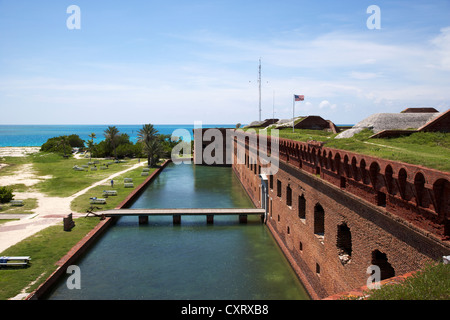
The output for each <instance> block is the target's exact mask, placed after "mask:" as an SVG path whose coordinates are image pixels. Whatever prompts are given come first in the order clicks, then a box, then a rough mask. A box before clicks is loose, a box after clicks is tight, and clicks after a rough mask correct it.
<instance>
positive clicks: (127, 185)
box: [123, 182, 134, 188]
mask: <svg viewBox="0 0 450 320" xmlns="http://www.w3.org/2000/svg"><path fill="white" fill-rule="evenodd" d="M123 185H124V186H125V188H134V184H133V183H132V182H131V183H130V182H128V183H124V184H123Z"/></svg>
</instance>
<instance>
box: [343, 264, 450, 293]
mask: <svg viewBox="0 0 450 320" xmlns="http://www.w3.org/2000/svg"><path fill="white" fill-rule="evenodd" d="M364 294H365V296H366V298H365V299H366V300H449V299H450V264H443V263H436V264H430V265H428V266H426V267H425V268H423V269H421V270H419V271H418V272H417V273H416V274H414V275H413V276H411V277H409V278H406V279H405V280H404V281H403V282H401V283H396V284H385V285H382V286H381V288H380V289H373V290H368V291H366V292H364ZM343 299H350V300H353V299H359V297H355V296H347V297H343Z"/></svg>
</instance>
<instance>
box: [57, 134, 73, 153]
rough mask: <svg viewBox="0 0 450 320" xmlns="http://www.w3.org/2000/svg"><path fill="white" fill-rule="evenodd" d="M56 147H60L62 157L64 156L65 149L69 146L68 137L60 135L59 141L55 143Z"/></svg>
mask: <svg viewBox="0 0 450 320" xmlns="http://www.w3.org/2000/svg"><path fill="white" fill-rule="evenodd" d="M57 148H58V149H60V150H61V151H62V153H63V157H64V158H66V157H67V155H66V150H67V149H68V148H70V144H69V138H68V137H67V136H61V137H59V141H58V144H57Z"/></svg>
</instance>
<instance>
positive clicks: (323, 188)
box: [233, 139, 450, 298]
mask: <svg viewBox="0 0 450 320" xmlns="http://www.w3.org/2000/svg"><path fill="white" fill-rule="evenodd" d="M242 141H244V140H242ZM279 144H280V168H279V171H278V173H276V174H275V175H274V176H273V187H272V188H269V192H268V210H269V218H268V220H267V224H268V226H269V229H270V230H271V231H272V232H273V233H274V234H275V235H276V237H275V238H276V239H278V241H279V242H280V247H281V248H282V249H283V251H284V253H285V254H286V256H287V257H288V258H289V260H290V262H291V264H293V266H294V270H301V272H300V273H301V274H299V272H297V273H298V274H299V277H300V278H301V280H302V281H303V282H304V283H305V281H306V282H307V285H306V287H308V288H309V290H310V293H311V290H312V291H313V294H312V296H315V297H318V298H323V297H326V296H328V295H332V294H336V293H339V292H343V291H348V290H351V289H352V288H356V287H361V286H363V285H365V284H366V281H367V278H368V276H369V275H368V274H366V270H367V267H369V266H370V265H372V264H375V263H374V260H373V256H375V252H376V251H377V250H378V251H379V252H381V253H382V254H384V255H385V257H386V258H387V262H388V263H389V264H390V266H391V267H392V268H393V270H394V273H395V275H396V276H398V275H401V274H405V273H408V272H411V271H415V270H417V269H418V268H420V267H422V266H424V264H425V263H426V262H427V261H429V260H430V259H432V260H439V259H441V257H442V256H443V255H447V254H449V253H450V243H449V241H448V236H449V234H448V232H449V230H448V218H449V213H448V208H449V205H448V199H449V192H450V189H449V184H448V181H449V179H448V174H447V173H444V172H439V171H436V170H431V169H428V168H423V167H419V166H412V165H407V164H404V163H399V162H394V161H386V160H383V159H378V158H374V157H368V156H363V155H358V154H354V153H351V152H346V151H342V150H334V149H330V148H323V147H320V145H319V146H318V145H312V144H311V145H308V144H307V143H300V142H295V141H289V140H285V139H280V142H279ZM247 149H248V147H247V148H246V147H245V146H244V145H242V144H240V143H238V144H237V148H236V151H237V152H239V153H244V152H245V154H246V155H248V154H249V151H250V152H251V151H252V150H247ZM253 151H255V150H253ZM353 159H354V160H353ZM352 163H353V165H352ZM233 170H234V172H235V173H236V175H237V176H238V177H239V178H240V180H241V182H242V184H243V185H244V187H245V188H246V189H247V191H248V193H249V195H250V196H251V197H252V199H253V201H254V203H255V204H256V205H259V204H260V203H261V189H260V185H261V180H260V177H259V172H260V163H257V164H255V165H252V164H249V163H248V162H246V163H245V164H237V163H236V161H235V164H234V165H233ZM277 181H279V183H277ZM269 184H270V179H269ZM279 184H281V196H278V192H277V191H278V190H277V187H278V185H279ZM288 186H289V188H290V190H291V191H290V194H291V199H288V192H287V191H288V189H287V187H288ZM300 196H304V199H305V200H306V206H305V217H304V218H300V217H299V197H300ZM289 202H290V203H291V205H288V204H289ZM319 204H320V206H321V207H322V208H323V224H322V226H321V224H320V223H319V224H318V223H317V222H318V221H319V222H320V210H315V207H316V205H319ZM316 208H318V206H317V207H316ZM315 211H317V213H315ZM315 224H316V226H315ZM342 225H345V227H340V226H342ZM321 228H323V229H324V234H323V236H322V235H320V234H316V233H315V230H316V231H317V230H318V229H321ZM339 228H341V230H343V229H345V230H349V233H350V236H351V254H350V260H349V261H347V262H346V263H343V262H341V259H340V256H341V257H344V256H343V255H342V251H341V248H342V245H341V243H342V241H344V240H343V239H344V238H345V237H344V236H343V235H344V234H345V233H344V232H341V233H340V236H338V229H339ZM377 263H378V262H377ZM380 265H381V264H380ZM387 270H388V269H387ZM386 272H388V271H386Z"/></svg>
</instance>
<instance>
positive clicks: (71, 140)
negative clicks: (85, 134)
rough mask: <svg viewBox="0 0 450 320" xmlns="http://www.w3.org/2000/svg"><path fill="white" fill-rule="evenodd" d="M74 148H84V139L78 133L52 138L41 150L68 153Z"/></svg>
mask: <svg viewBox="0 0 450 320" xmlns="http://www.w3.org/2000/svg"><path fill="white" fill-rule="evenodd" d="M72 148H84V140H82V139H81V138H80V137H79V136H78V135H76V134H72V135H69V136H59V137H54V138H50V139H48V140H47V142H45V143H44V144H43V145H42V146H41V151H44V152H59V153H63V154H64V155H66V154H71V153H72Z"/></svg>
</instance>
